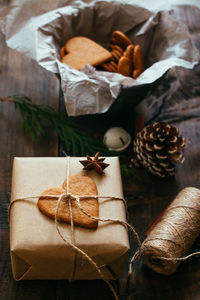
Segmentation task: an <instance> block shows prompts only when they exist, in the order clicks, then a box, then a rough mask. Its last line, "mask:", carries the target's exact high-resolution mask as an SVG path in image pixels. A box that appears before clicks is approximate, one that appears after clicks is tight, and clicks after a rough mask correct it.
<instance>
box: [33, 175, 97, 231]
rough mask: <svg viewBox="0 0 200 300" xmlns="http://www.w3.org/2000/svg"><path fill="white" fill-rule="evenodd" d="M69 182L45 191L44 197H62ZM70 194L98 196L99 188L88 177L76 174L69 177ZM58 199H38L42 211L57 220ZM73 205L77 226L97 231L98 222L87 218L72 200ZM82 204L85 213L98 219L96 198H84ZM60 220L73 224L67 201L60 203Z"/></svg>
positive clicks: (73, 214)
mask: <svg viewBox="0 0 200 300" xmlns="http://www.w3.org/2000/svg"><path fill="white" fill-rule="evenodd" d="M66 187H67V182H66V180H65V181H64V182H63V185H62V187H53V188H49V189H47V190H45V191H44V192H43V193H42V195H61V194H63V193H65V192H66ZM69 192H70V193H71V194H72V195H79V196H81V195H88V196H92V195H98V191H97V187H96V184H95V182H94V181H93V180H92V179H91V178H90V177H88V176H84V175H79V174H75V175H72V176H69ZM57 201H58V198H57V197H55V198H52V197H51V198H50V197H48V196H46V197H45V198H44V197H40V198H39V199H38V203H37V204H38V208H39V209H40V211H41V212H42V213H43V214H45V215H46V216H48V217H49V218H51V219H54V218H55V212H56V207H57ZM71 203H72V216H73V222H74V224H75V225H78V226H82V227H85V228H93V229H96V228H97V226H98V221H97V220H93V219H91V218H90V217H88V216H86V215H85V214H84V213H83V212H82V211H81V210H80V208H79V207H78V205H77V203H76V200H75V199H73V197H72V198H71ZM80 203H81V206H82V208H83V209H84V211H86V212H87V213H88V214H89V215H91V216H94V217H96V218H98V216H99V204H98V199H95V198H91V197H88V198H84V199H80ZM58 220H59V221H62V222H66V223H69V224H70V223H71V218H70V211H69V203H68V201H67V200H65V199H63V201H61V203H60V207H59V210H58Z"/></svg>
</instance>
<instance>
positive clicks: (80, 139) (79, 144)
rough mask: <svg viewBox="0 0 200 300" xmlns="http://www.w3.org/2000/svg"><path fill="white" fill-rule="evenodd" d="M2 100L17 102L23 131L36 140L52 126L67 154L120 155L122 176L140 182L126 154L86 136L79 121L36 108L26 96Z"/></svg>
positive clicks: (38, 106)
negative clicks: (133, 178)
mask: <svg viewBox="0 0 200 300" xmlns="http://www.w3.org/2000/svg"><path fill="white" fill-rule="evenodd" d="M0 101H7V102H13V103H14V105H15V108H16V109H18V110H19V112H20V114H21V117H22V121H23V129H24V132H25V133H26V134H29V135H30V136H31V138H32V139H33V140H34V141H37V140H38V139H39V138H40V137H42V136H45V135H46V134H47V128H48V126H52V128H53V129H54V130H55V131H56V133H57V135H58V137H59V139H60V141H61V143H62V145H63V148H64V150H65V152H66V153H67V154H68V155H70V156H85V155H86V154H88V155H90V156H94V155H95V154H96V152H99V153H100V154H101V156H119V157H120V160H121V161H122V162H121V172H122V175H123V176H125V177H130V176H134V177H135V178H137V179H138V176H137V175H136V173H135V172H134V171H133V170H131V169H130V168H129V167H128V165H127V158H126V156H125V155H123V154H120V155H119V153H118V152H113V151H109V150H108V148H107V146H106V145H105V144H104V143H103V142H102V141H99V140H97V139H95V138H93V137H91V136H89V135H88V134H86V133H84V132H83V131H82V130H81V129H80V128H79V126H78V125H77V124H76V122H74V121H72V120H70V119H68V118H64V117H63V116H62V115H60V114H59V113H57V112H56V111H55V110H53V109H52V108H51V107H49V106H44V105H37V104H35V103H33V102H32V101H31V99H30V98H28V97H26V96H24V95H13V96H11V97H0Z"/></svg>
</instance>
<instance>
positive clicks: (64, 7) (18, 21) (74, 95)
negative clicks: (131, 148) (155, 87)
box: [0, 0, 199, 116]
mask: <svg viewBox="0 0 200 300" xmlns="http://www.w3.org/2000/svg"><path fill="white" fill-rule="evenodd" d="M14 2H15V5H12V6H11V7H8V8H6V9H5V10H4V11H3V12H0V16H1V17H2V21H1V22H0V23H1V28H2V30H3V32H4V33H5V36H6V41H7V45H8V46H9V47H11V48H13V49H17V50H18V51H20V52H22V53H24V54H26V55H28V56H29V57H32V58H33V59H35V60H36V61H37V62H38V63H39V64H40V65H41V66H42V67H44V68H46V69H47V70H48V71H50V72H54V73H59V74H60V77H61V85H62V89H63V92H64V98H65V103H66V108H67V112H68V115H70V116H76V115H84V114H94V113H103V112H106V111H107V110H108V109H109V107H110V106H111V104H112V103H113V101H114V100H115V99H116V98H117V96H118V95H119V93H120V91H121V88H122V87H130V86H132V87H134V86H138V85H142V84H146V83H152V82H154V81H155V80H157V79H158V78H159V77H161V76H162V75H163V74H164V73H165V72H166V71H167V70H168V69H170V68H171V67H173V66H182V67H185V68H193V66H194V65H195V64H196V63H197V62H198V60H199V53H198V51H197V50H196V48H195V47H194V45H193V44H192V41H191V39H190V37H189V33H188V31H187V29H186V26H185V25H184V24H183V23H181V22H179V21H177V20H175V19H174V18H173V17H172V16H171V12H170V11H158V10H159V9H158V2H159V1H157V0H154V1H153V3H151V4H150V5H147V3H146V2H145V1H136V0H134V1H130V0H104V1H100V0H96V1H91V0H87V1H86V0H85V1H77V0H75V1H64V0H57V1H52V2H53V3H51V4H50V3H49V1H47V0H45V1H44V0H37V1H34V2H33V1H29V2H28V3H27V1H14ZM149 6H152V7H153V8H155V7H156V8H157V10H156V12H153V11H150V10H147V9H146V8H145V7H149ZM163 8H165V9H168V8H169V5H168V2H166V6H165V7H162V9H163ZM149 9H150V8H149ZM24 12H26V14H25V13H24ZM113 30H120V31H122V32H124V33H125V34H127V36H128V37H129V38H130V39H131V41H132V42H133V43H134V44H140V45H141V47H142V50H143V53H144V57H145V64H146V67H147V69H146V70H145V72H143V73H142V74H141V75H140V76H139V77H138V78H137V80H134V79H132V78H129V77H124V76H122V75H120V74H114V73H109V72H101V71H96V70H95V69H94V68H92V67H91V66H89V65H86V66H85V67H84V68H83V70H81V71H77V70H75V69H72V68H70V67H69V66H67V65H65V64H63V63H61V62H60V56H59V48H60V46H62V45H64V44H65V42H66V41H67V40H68V39H69V38H71V37H73V36H78V35H82V36H86V37H89V38H91V39H93V40H95V41H96V42H98V43H100V44H101V45H102V46H104V47H106V48H108V45H109V40H110V37H111V34H112V32H113ZM133 97H134V91H133Z"/></svg>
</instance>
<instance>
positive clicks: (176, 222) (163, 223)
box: [141, 187, 200, 275]
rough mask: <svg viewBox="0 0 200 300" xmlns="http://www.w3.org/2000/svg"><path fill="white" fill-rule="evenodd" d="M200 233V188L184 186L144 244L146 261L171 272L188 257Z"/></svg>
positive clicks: (142, 251)
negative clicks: (187, 254)
mask: <svg viewBox="0 0 200 300" xmlns="http://www.w3.org/2000/svg"><path fill="white" fill-rule="evenodd" d="M199 234H200V190H199V189H197V188H193V187H188V188H185V189H183V190H182V191H181V192H180V193H179V194H178V195H177V197H176V198H175V199H174V200H173V201H172V203H171V204H170V206H169V207H168V208H167V210H166V212H165V213H164V215H163V216H162V218H161V220H160V222H158V223H157V225H156V226H155V227H154V228H153V229H152V231H151V232H150V233H149V235H148V237H147V238H146V240H145V241H144V242H143V244H142V247H141V255H142V259H143V261H144V263H145V264H146V265H147V266H148V267H149V268H151V269H153V270H154V271H155V272H157V273H159V274H164V275H170V274H172V273H174V272H175V271H176V269H177V268H178V266H179V264H180V262H181V261H183V260H185V259H187V258H188V257H190V256H193V255H196V254H200V252H195V253H193V254H191V255H189V256H187V257H184V256H185V254H186V253H187V252H188V250H189V249H190V247H191V245H192V244H193V242H194V241H195V239H196V238H197V237H198V235H199Z"/></svg>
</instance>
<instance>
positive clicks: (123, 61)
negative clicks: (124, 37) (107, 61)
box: [118, 56, 133, 76]
mask: <svg viewBox="0 0 200 300" xmlns="http://www.w3.org/2000/svg"><path fill="white" fill-rule="evenodd" d="M132 67H133V66H132V61H131V60H130V59H128V58H127V57H125V56H122V57H121V58H120V60H119V62H118V73H120V74H122V75H124V76H131V75H132Z"/></svg>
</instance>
